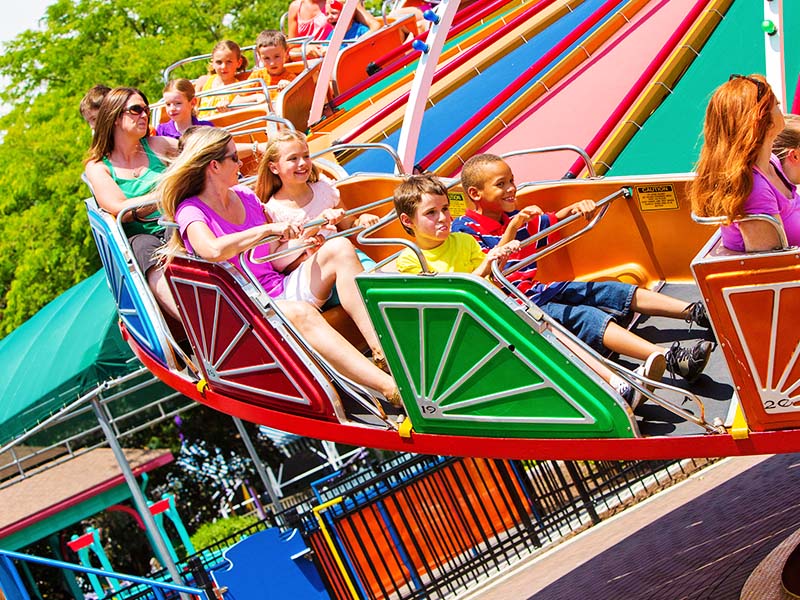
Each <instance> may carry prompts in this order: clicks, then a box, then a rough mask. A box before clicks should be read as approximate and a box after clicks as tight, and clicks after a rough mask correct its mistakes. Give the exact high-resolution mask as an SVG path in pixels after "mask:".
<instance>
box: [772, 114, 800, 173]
mask: <svg viewBox="0 0 800 600" xmlns="http://www.w3.org/2000/svg"><path fill="white" fill-rule="evenodd" d="M783 120H784V121H786V126H785V127H784V128H783V131H781V132H780V133H779V134H778V137H776V138H775V141H774V142H772V153H773V154H774V155H775V156H777V157H778V159H779V160H780V161H781V162H783V161H784V159H785V158H786V155H787V154H789V151H790V150H795V149H797V148H800V116H797V115H792V114H789V115H784V116H783Z"/></svg>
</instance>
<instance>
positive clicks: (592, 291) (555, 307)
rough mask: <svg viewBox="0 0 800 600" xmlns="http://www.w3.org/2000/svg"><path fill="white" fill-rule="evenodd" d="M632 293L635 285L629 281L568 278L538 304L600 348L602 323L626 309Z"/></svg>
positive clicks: (593, 345) (629, 308) (623, 313)
mask: <svg viewBox="0 0 800 600" xmlns="http://www.w3.org/2000/svg"><path fill="white" fill-rule="evenodd" d="M634 293H636V286H635V285H632V284H630V283H620V282H618V281H588V282H584V281H570V282H568V283H566V284H564V287H563V288H562V289H561V291H560V292H559V293H558V294H556V295H555V296H553V297H552V298H550V300H548V301H547V302H545V303H543V304H540V305H539V308H541V309H542V310H543V311H544V312H546V313H547V314H548V315H550V316H551V317H552V318H554V319H555V320H556V321H558V322H559V323H561V324H562V325H564V327H566V328H567V329H569V330H570V331H571V332H572V333H574V334H575V335H576V336H578V337H579V338H580V339H581V340H583V341H584V342H586V343H587V344H589V345H590V346H591V347H592V348H594V349H595V350H598V351H600V352H602V351H604V350H605V347H604V346H603V335H604V334H605V332H606V327H608V324H609V323H610V322H611V320H612V319H614V318H615V317H622V316H625V315H627V314H628V313H629V312H630V310H631V302H632V301H633V295H634Z"/></svg>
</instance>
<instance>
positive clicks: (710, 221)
mask: <svg viewBox="0 0 800 600" xmlns="http://www.w3.org/2000/svg"><path fill="white" fill-rule="evenodd" d="M692 221H694V222H695V223H698V224H699V225H715V226H717V225H718V226H722V225H730V224H731V223H746V222H748V221H762V222H764V223H769V224H770V225H772V226H773V227H774V228H775V233H776V234H777V235H778V241H779V242H780V245H781V247H780V248H777V250H788V249H789V248H791V246H790V245H789V240H788V238H787V237H786V230H785V229H784V228H783V223H782V222H781V221H780V220H779V219H778V218H777V217H775V216H773V215H767V214H760V213H759V214H752V215H744V216H743V217H739V218H738V219H729V218H728V217H725V216H716V215H715V216H713V217H701V216H699V215H696V214H695V213H694V212H693V213H692Z"/></svg>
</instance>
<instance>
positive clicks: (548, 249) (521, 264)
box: [492, 187, 633, 275]
mask: <svg viewBox="0 0 800 600" xmlns="http://www.w3.org/2000/svg"><path fill="white" fill-rule="evenodd" d="M632 195H633V192H632V191H631V189H630V188H627V187H625V188H621V189H620V190H619V191H617V192H614V193H613V194H609V195H608V196H606V197H605V198H603V199H601V200H599V201H598V202H597V208H598V209H599V210H598V211H597V214H595V216H594V217H592V220H591V221H589V222H588V223H587V224H586V225H584V226H583V227H582V228H581V229H580V230H578V231H576V232H575V233H573V234H572V235H570V236H568V237H566V238H564V239H563V240H559V241H557V242H556V243H554V244H549V245H547V246H545V247H544V248H542V249H541V250H540V251H539V252H535V253H533V254H531V255H530V256H526V257H525V258H524V259H522V260H520V261H518V262H517V263H515V264H514V266H513V267H509V268H508V269H506V270H505V271H503V272H502V274H503V275H511V274H512V273H515V272H516V271H518V270H520V269H522V268H525V267H527V266H528V265H530V264H532V263H534V262H536V261H537V260H540V259H542V258H544V257H545V256H547V255H549V254H552V253H553V252H555V251H556V250H558V249H560V248H563V247H564V246H566V245H567V244H570V243H572V241H573V240H575V239H576V238H578V237H580V236H582V235H584V234H585V233H588V232H589V231H591V230H592V229H594V228H595V226H596V225H597V224H598V223H599V222H600V220H601V219H602V218H603V217H604V216H605V214H606V212H607V211H608V209H609V207H610V206H611V203H612V202H613V201H614V200H616V199H617V198H630V197H631V196H632ZM581 218H583V215H581V214H574V215H570V216H569V217H567V218H566V219H562V220H561V221H559V222H558V223H556V224H555V225H551V226H550V227H548V228H546V229H543V230H542V231H540V232H539V233H537V234H536V235H533V236H531V237H529V238H528V239H526V240H525V241H524V242H522V243H521V244H520V249H522V248H526V247H527V246H530V245H531V244H535V243H536V242H538V241H539V240H541V239H543V238H546V237H548V236H550V235H552V234H553V233H555V232H556V231H559V230H561V229H563V228H564V227H566V226H568V225H570V224H572V223H574V222H575V221H577V220H578V219H581ZM493 264H494V263H493ZM492 272H494V268H492Z"/></svg>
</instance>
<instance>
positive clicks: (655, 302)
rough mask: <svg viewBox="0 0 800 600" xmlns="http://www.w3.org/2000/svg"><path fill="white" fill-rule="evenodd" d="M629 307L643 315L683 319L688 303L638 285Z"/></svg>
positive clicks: (685, 315)
mask: <svg viewBox="0 0 800 600" xmlns="http://www.w3.org/2000/svg"><path fill="white" fill-rule="evenodd" d="M631 308H632V309H633V310H635V311H636V312H638V313H641V314H643V315H651V316H654V317H672V318H674V319H685V318H686V317H687V316H688V314H687V311H688V309H689V304H688V303H687V302H685V301H684V300H678V299H677V298H673V297H672V296H667V295H666V294H659V293H658V292H654V291H652V290H648V289H647V288H641V287H639V288H636V292H635V293H634V294H633V301H632V302H631Z"/></svg>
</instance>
